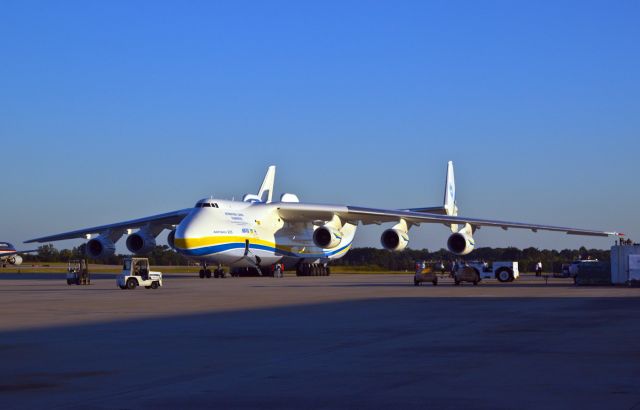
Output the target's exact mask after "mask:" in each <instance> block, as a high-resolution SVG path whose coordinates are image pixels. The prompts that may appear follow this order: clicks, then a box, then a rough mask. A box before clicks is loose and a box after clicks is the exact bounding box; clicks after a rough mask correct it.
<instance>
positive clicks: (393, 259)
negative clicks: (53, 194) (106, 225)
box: [23, 244, 610, 272]
mask: <svg viewBox="0 0 640 410" xmlns="http://www.w3.org/2000/svg"><path fill="white" fill-rule="evenodd" d="M85 247H86V245H85V244H82V245H80V246H78V247H74V248H72V249H62V250H58V249H56V248H55V247H54V246H53V245H52V244H47V245H42V246H40V247H39V248H38V253H37V254H33V255H24V256H23V258H24V260H25V262H67V261H68V260H69V259H81V258H85V257H86V256H85ZM124 256H126V255H111V256H109V257H107V258H103V259H100V260H93V259H90V258H88V259H89V262H90V263H104V264H109V265H118V264H120V263H121V261H122V258H123V257H124ZM146 257H148V258H149V262H150V263H151V264H152V265H162V266H184V265H189V264H190V263H193V261H190V260H189V259H187V258H185V257H184V256H183V255H181V254H179V253H177V252H175V251H174V250H173V249H171V248H170V247H169V246H167V245H158V246H156V247H155V248H154V249H153V251H152V252H151V253H150V254H149V255H146ZM582 258H592V259H598V260H601V261H605V262H608V261H609V259H610V251H609V250H602V249H586V248H585V247H581V248H580V249H563V250H561V251H557V250H555V249H542V250H540V249H538V248H533V247H530V248H526V249H518V248H514V247H509V248H489V247H486V248H478V249H475V250H474V251H473V252H471V254H469V255H466V256H463V257H457V256H455V255H453V254H452V253H450V252H449V251H447V250H445V249H440V250H438V251H434V252H430V251H429V250H428V249H405V250H403V251H401V252H390V251H387V250H384V249H378V248H354V249H351V250H350V251H349V252H348V253H347V254H346V255H345V256H343V257H342V258H341V259H338V260H334V261H332V262H331V264H332V265H334V266H353V267H370V268H372V269H380V270H395V271H398V270H407V271H413V269H414V266H415V263H416V261H422V260H426V261H434V262H444V263H445V266H446V265H447V264H448V263H450V262H452V261H455V260H467V261H470V260H484V261H487V262H492V261H517V262H518V266H519V268H520V271H521V272H533V270H534V268H535V264H536V263H537V262H538V261H540V262H542V266H543V270H544V271H546V272H560V270H561V268H562V264H564V263H570V262H571V261H573V260H576V259H582ZM289 268H293V267H287V269H289Z"/></svg>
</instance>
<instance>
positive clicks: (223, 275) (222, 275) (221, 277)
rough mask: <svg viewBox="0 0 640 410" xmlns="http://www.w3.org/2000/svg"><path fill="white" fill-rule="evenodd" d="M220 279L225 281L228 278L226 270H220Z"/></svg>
mask: <svg viewBox="0 0 640 410" xmlns="http://www.w3.org/2000/svg"><path fill="white" fill-rule="evenodd" d="M218 277H219V278H220V279H224V278H225V277H226V274H225V273H224V269H220V272H218Z"/></svg>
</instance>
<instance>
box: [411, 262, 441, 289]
mask: <svg viewBox="0 0 640 410" xmlns="http://www.w3.org/2000/svg"><path fill="white" fill-rule="evenodd" d="M438 268H439V266H434V265H433V264H426V263H424V262H422V263H421V262H417V263H416V273H415V275H414V276H413V284H414V285H415V286H420V284H421V283H422V282H431V283H432V284H433V286H437V285H438V271H439V270H438Z"/></svg>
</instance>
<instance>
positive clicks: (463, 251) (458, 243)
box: [447, 232, 476, 256]
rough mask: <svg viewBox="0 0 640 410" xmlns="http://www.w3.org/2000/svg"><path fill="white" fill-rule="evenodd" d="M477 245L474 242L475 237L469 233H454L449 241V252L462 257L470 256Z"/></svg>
mask: <svg viewBox="0 0 640 410" xmlns="http://www.w3.org/2000/svg"><path fill="white" fill-rule="evenodd" d="M475 245H476V243H475V241H474V240H473V236H472V235H471V234H470V233H467V232H457V233H454V234H453V235H451V236H450V237H449V239H447V248H449V252H451V253H455V254H456V255H460V256H462V255H468V254H470V253H471V251H472V250H473V248H474V247H475Z"/></svg>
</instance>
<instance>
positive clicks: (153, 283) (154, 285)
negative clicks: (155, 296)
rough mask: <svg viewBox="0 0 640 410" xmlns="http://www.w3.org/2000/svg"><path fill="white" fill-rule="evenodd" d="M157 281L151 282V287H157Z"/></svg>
mask: <svg viewBox="0 0 640 410" xmlns="http://www.w3.org/2000/svg"><path fill="white" fill-rule="evenodd" d="M158 286H159V285H158V282H151V289H158Z"/></svg>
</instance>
